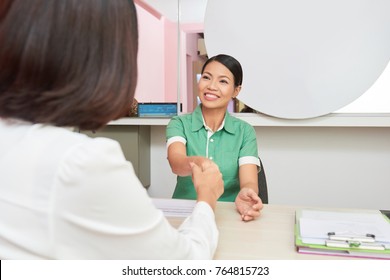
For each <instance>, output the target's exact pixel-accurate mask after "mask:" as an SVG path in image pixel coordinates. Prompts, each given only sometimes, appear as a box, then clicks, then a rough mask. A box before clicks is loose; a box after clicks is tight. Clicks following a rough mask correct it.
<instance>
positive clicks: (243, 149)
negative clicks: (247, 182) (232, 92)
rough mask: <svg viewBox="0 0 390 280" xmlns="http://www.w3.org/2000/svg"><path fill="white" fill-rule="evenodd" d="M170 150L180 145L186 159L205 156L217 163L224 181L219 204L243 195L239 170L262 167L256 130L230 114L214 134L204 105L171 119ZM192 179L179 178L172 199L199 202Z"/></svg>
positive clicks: (169, 131) (168, 127)
mask: <svg viewBox="0 0 390 280" xmlns="http://www.w3.org/2000/svg"><path fill="white" fill-rule="evenodd" d="M166 137H167V147H169V145H170V144H172V143H173V142H176V141H179V142H182V143H183V144H185V145H186V150H187V156H204V157H207V158H209V159H210V160H212V161H214V162H215V163H216V164H217V165H218V167H219V169H220V171H221V173H222V175H223V180H224V187H225V190H224V193H223V195H222V196H221V197H220V199H219V200H220V201H234V200H235V198H236V196H237V194H238V192H239V191H240V182H239V178H238V169H239V166H241V165H243V164H256V165H257V166H260V161H259V158H258V150H257V140H256V133H255V130H254V128H253V127H252V126H251V125H249V124H248V123H247V122H245V121H243V120H240V119H237V118H235V117H232V116H231V115H230V114H229V113H228V112H226V114H225V119H224V121H223V123H222V125H221V127H220V128H219V129H218V130H217V131H215V132H213V131H212V130H211V129H210V128H208V127H207V125H206V124H205V123H204V120H203V116H202V110H201V105H199V106H198V107H197V108H196V109H195V110H194V112H193V113H190V114H185V115H181V116H176V117H173V118H172V119H171V121H170V122H169V124H168V126H167V130H166ZM196 197H197V196H196V191H195V188H194V185H193V183H192V179H191V176H186V177H181V176H178V177H177V184H176V188H175V191H174V193H173V198H185V199H196Z"/></svg>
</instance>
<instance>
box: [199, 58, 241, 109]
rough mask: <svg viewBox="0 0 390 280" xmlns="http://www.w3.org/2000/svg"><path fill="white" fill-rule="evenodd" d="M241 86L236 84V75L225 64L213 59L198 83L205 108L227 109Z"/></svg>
mask: <svg viewBox="0 0 390 280" xmlns="http://www.w3.org/2000/svg"><path fill="white" fill-rule="evenodd" d="M240 89H241V87H240V86H237V87H236V86H235V85H234V76H233V74H232V72H230V70H229V69H228V68H227V67H226V66H224V65H223V64H221V63H219V62H217V61H212V62H210V63H209V64H208V65H207V66H206V67H205V69H204V71H203V74H202V76H201V78H200V80H199V83H198V95H199V98H200V100H201V102H202V105H203V107H205V108H210V109H211V108H215V109H224V110H226V109H227V106H228V104H229V101H230V100H231V99H232V98H234V97H236V96H237V95H238V93H239V92H240Z"/></svg>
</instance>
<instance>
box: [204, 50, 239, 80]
mask: <svg viewBox="0 0 390 280" xmlns="http://www.w3.org/2000/svg"><path fill="white" fill-rule="evenodd" d="M212 61H217V62H219V63H221V64H223V65H224V66H225V67H226V68H227V69H229V71H230V72H231V73H232V74H233V77H234V86H235V87H238V86H241V85H242V79H243V72H242V67H241V64H240V62H238V60H237V59H235V58H234V57H232V56H230V55H227V54H218V55H216V56H213V57H210V58H209V59H208V60H207V61H206V62H205V64H204V65H203V67H202V72H201V73H202V74H203V71H204V69H205V68H206V66H207V65H208V64H209V63H210V62H212Z"/></svg>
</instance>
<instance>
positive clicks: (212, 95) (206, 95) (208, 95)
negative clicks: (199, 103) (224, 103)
mask: <svg viewBox="0 0 390 280" xmlns="http://www.w3.org/2000/svg"><path fill="white" fill-rule="evenodd" d="M204 96H205V97H208V98H212V99H217V98H218V96H216V95H214V94H211V93H205V95H204Z"/></svg>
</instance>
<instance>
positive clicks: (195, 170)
mask: <svg viewBox="0 0 390 280" xmlns="http://www.w3.org/2000/svg"><path fill="white" fill-rule="evenodd" d="M190 166H191V169H192V175H193V176H195V175H197V174H199V173H201V172H202V170H201V169H200V167H199V166H198V165H197V164H195V163H194V162H190Z"/></svg>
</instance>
